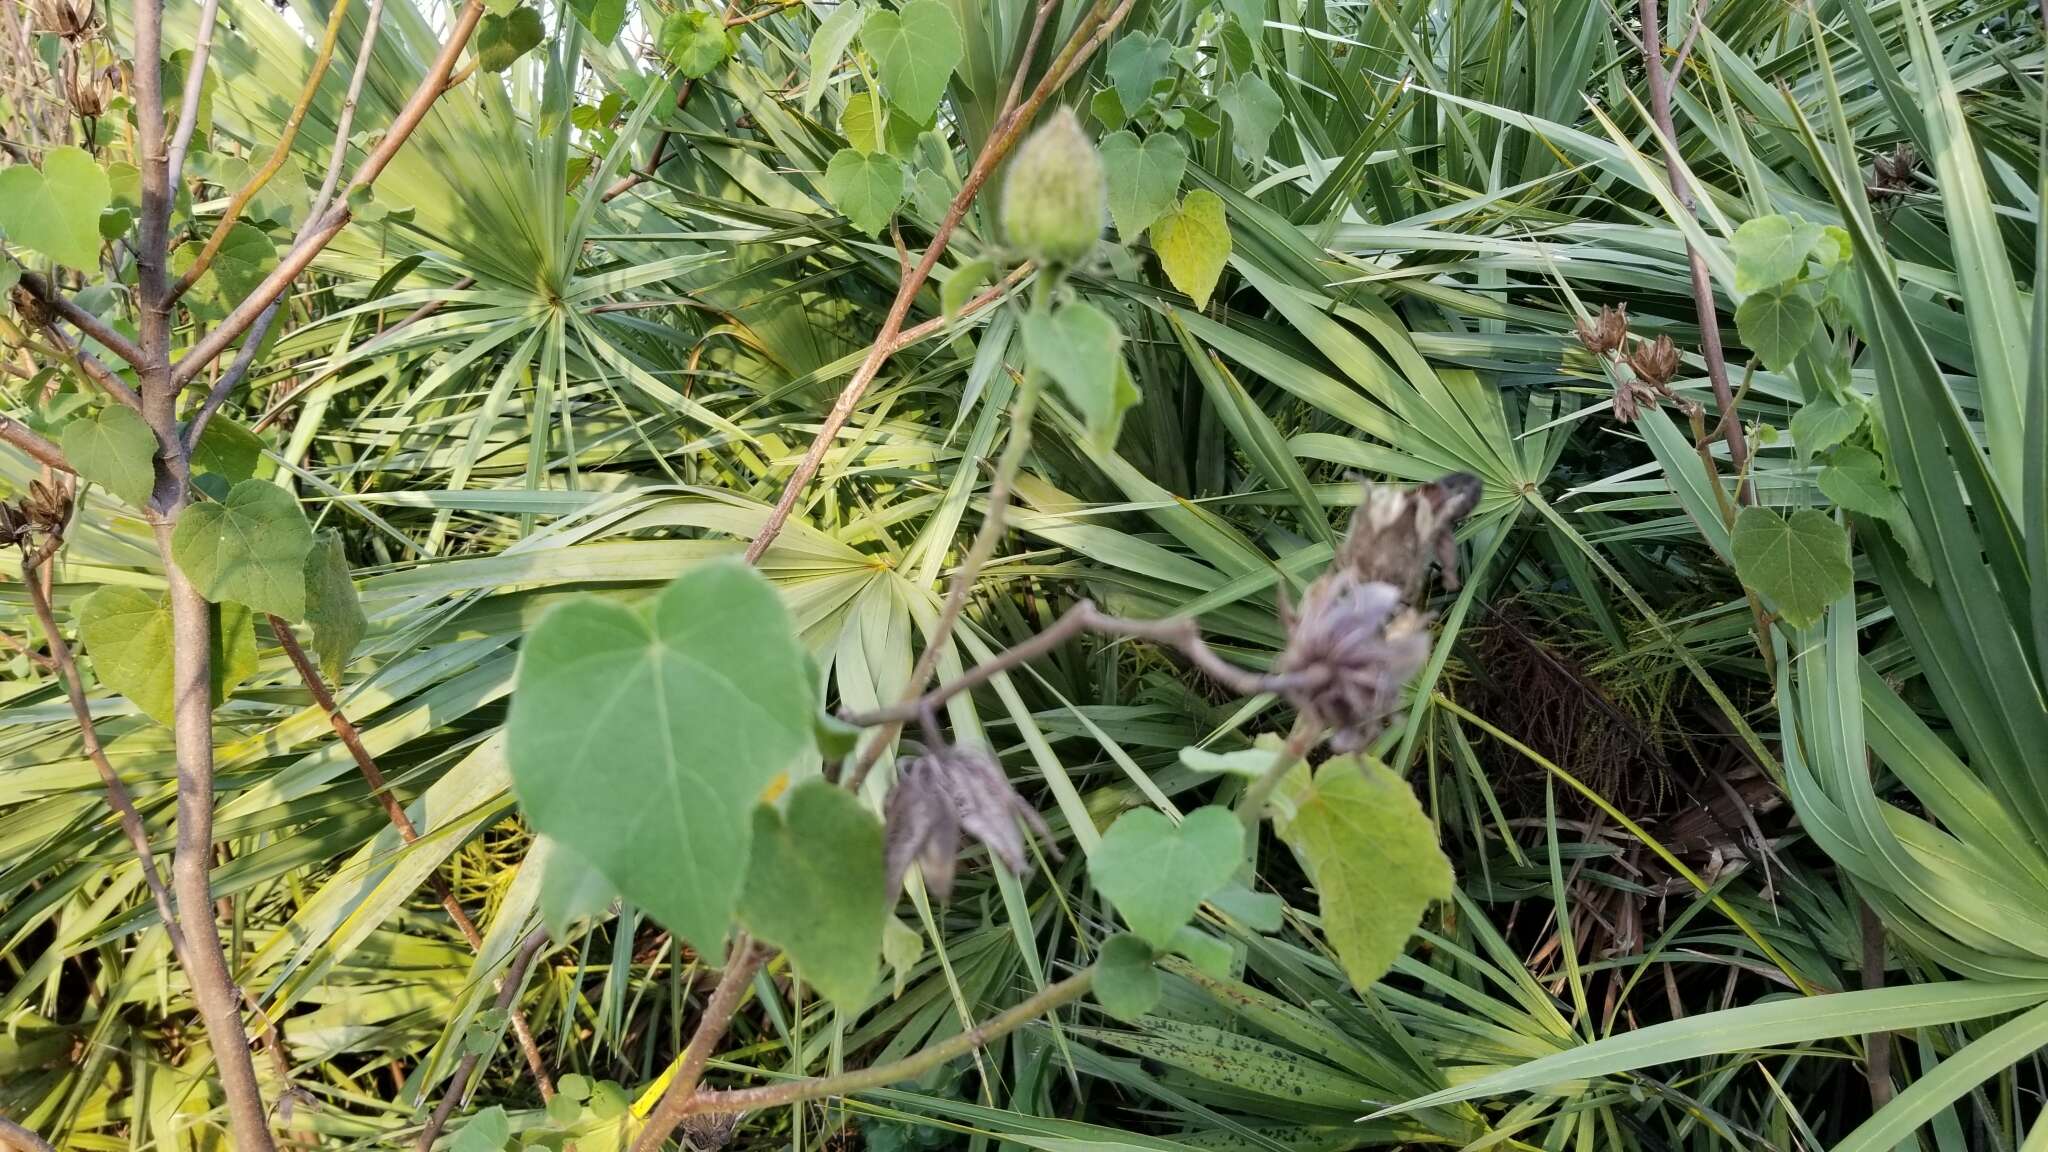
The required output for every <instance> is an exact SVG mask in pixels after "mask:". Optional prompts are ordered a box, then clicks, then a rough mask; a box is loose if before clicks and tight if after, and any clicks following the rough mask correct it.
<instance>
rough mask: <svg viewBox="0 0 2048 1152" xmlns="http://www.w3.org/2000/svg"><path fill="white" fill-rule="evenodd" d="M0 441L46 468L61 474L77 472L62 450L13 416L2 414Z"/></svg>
mask: <svg viewBox="0 0 2048 1152" xmlns="http://www.w3.org/2000/svg"><path fill="white" fill-rule="evenodd" d="M0 440H5V441H7V442H8V443H9V444H12V445H14V446H15V447H16V448H19V449H21V450H22V451H23V452H24V453H26V454H27V455H28V456H29V457H30V458H31V459H33V460H34V461H35V462H36V463H38V464H41V465H43V466H44V467H46V468H55V469H56V470H57V471H59V472H73V471H75V469H73V468H72V467H71V465H70V463H69V462H68V461H66V460H65V459H64V452H63V450H62V449H60V448H58V447H57V446H56V445H55V444H52V443H51V442H50V440H49V438H48V437H46V436H44V435H43V434H42V433H40V432H38V431H36V430H35V429H33V428H31V427H29V426H28V425H26V424H23V423H22V422H21V421H19V420H16V419H15V418H14V417H12V416H8V415H5V414H0Z"/></svg>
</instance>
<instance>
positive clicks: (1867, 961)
mask: <svg viewBox="0 0 2048 1152" xmlns="http://www.w3.org/2000/svg"><path fill="white" fill-rule="evenodd" d="M1856 914H1857V919H1858V921H1859V922H1860V927H1861V929H1862V937H1863V957H1862V960H1863V964H1862V967H1863V973H1862V975H1863V987H1864V989H1865V990H1866V991H1868V990H1871V989H1876V988H1882V987H1884V921H1883V920H1880V919H1878V916H1877V910H1876V909H1875V908H1872V907H1871V906H1870V904H1869V903H1868V902H1867V901H1862V900H1859V901H1857V908H1856ZM1863 1075H1864V1079H1865V1080H1866V1081H1867V1082H1868V1084H1869V1085H1870V1110H1871V1111H1872V1112H1876V1111H1878V1110H1879V1109H1882V1108H1883V1107H1884V1106H1885V1105H1887V1104H1889V1103H1891V1102H1892V1097H1893V1096H1895V1095H1897V1094H1898V1087H1897V1086H1896V1085H1894V1084H1893V1083H1892V1034H1891V1033H1889V1032H1871V1033H1868V1034H1866V1035H1865V1036H1864V1037H1863Z"/></svg>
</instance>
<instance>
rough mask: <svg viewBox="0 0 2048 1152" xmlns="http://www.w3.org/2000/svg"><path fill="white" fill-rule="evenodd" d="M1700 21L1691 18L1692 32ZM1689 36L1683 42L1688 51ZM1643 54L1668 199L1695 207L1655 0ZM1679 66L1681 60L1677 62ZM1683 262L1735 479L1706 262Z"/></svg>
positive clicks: (1645, 24) (1737, 456) (1728, 401)
mask: <svg viewBox="0 0 2048 1152" xmlns="http://www.w3.org/2000/svg"><path fill="white" fill-rule="evenodd" d="M1702 22H1704V17H1703V16H1696V17H1695V25H1694V32H1695V33H1696V32H1697V29H1698V26H1699V23H1702ZM1690 40H1691V36H1690V35H1688V37H1687V41H1688V44H1687V48H1688V50H1689V48H1690ZM1642 51H1643V71H1644V76H1645V82H1646V83H1647V84H1648V85H1649V88H1650V118H1651V119H1652V120H1654V121H1656V125H1657V138H1658V142H1659V143H1660V144H1661V145H1663V149H1664V171H1665V174H1666V176H1667V178H1668V179H1669V180H1670V181H1671V193H1672V195H1674V196H1676V197H1677V198H1678V201H1679V203H1680V204H1682V205H1684V206H1685V207H1686V208H1687V209H1690V208H1691V207H1692V205H1693V194H1692V185H1691V182H1690V181H1688V180H1687V179H1686V177H1685V160H1684V158H1683V157H1682V156H1680V155H1679V152H1678V126H1677V123H1676V121H1674V120H1673V119H1672V115H1671V86H1672V85H1673V84H1674V83H1676V82H1677V76H1676V71H1677V68H1676V66H1673V67H1670V68H1667V67H1666V66H1665V64H1664V31H1663V23H1662V20H1661V17H1660V16H1659V12H1658V3H1657V0H1642ZM1678 63H1679V64H1683V63H1684V61H1683V59H1680V60H1679V61H1678ZM1685 256H1686V262H1687V264H1688V265H1689V266H1690V269H1691V273H1692V299H1693V310H1694V312H1695V314H1696V315H1697V317H1698V319H1699V325H1700V355H1701V357H1702V358H1703V359H1705V360H1706V362H1707V381H1708V383H1709V384H1710V385H1712V387H1713V390H1714V404H1715V406H1716V407H1718V408H1719V409H1720V410H1721V438H1722V439H1723V440H1725V441H1727V443H1728V459H1729V461H1730V462H1731V463H1732V464H1733V466H1734V468H1735V471H1736V473H1737V474H1738V475H1740V474H1742V473H1743V472H1744V471H1745V470H1746V467H1747V465H1748V462H1749V445H1748V443H1747V442H1746V441H1745V440H1744V438H1743V435H1742V417H1741V414H1740V413H1739V412H1737V411H1736V406H1735V394H1734V389H1733V388H1731V387H1730V386H1729V384H1728V356H1727V354H1726V353H1725V352H1724V351H1723V350H1722V348H1721V319H1720V313H1719V311H1718V309H1716V307H1715V305H1714V286H1713V281H1712V280H1711V279H1710V278H1709V277H1708V275H1707V260H1706V257H1705V256H1704V255H1702V254H1701V253H1700V250H1699V249H1698V248H1695V247H1694V246H1693V244H1692V242H1691V241H1690V240H1687V241H1686V245H1685ZM1735 496H1736V499H1737V500H1740V501H1741V502H1742V503H1745V504H1752V503H1755V501H1756V493H1755V491H1754V490H1753V488H1752V486H1751V485H1750V483H1749V481H1748V480H1747V479H1744V480H1743V481H1742V482H1741V483H1740V484H1739V485H1738V487H1737V488H1736V493H1735Z"/></svg>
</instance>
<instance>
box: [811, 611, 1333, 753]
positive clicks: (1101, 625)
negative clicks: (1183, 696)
mask: <svg viewBox="0 0 2048 1152" xmlns="http://www.w3.org/2000/svg"><path fill="white" fill-rule="evenodd" d="M1085 632H1094V633H1098V634H1101V635H1105V636H1121V637H1124V638H1126V639H1130V640H1150V641H1152V642H1153V643H1155V644H1164V645H1166V646H1167V647H1169V648H1173V649H1175V650H1177V651H1178V652H1180V654H1181V655H1183V656H1186V657H1187V658H1188V662H1189V663H1191V664H1193V665H1194V666H1195V667H1196V668H1197V669H1199V670H1200V671H1201V672H1202V673H1203V674H1204V675H1206V676H1208V677H1209V678H1211V679H1213V680H1215V681H1217V682H1218V683H1220V684H1222V685H1223V686H1224V687H1226V688H1228V689H1230V690H1231V691H1232V692H1235V693H1237V694H1239V695H1241V696H1256V695H1258V694H1259V693H1262V692H1278V691H1282V690H1284V689H1290V688H1298V687H1302V686H1304V685H1305V684H1306V683H1307V681H1305V680H1304V679H1302V678H1301V677H1298V676H1292V675H1271V674H1267V673H1260V672H1253V671H1250V670H1249V669H1245V668H1240V667H1238V666H1237V665H1235V664H1232V663H1230V662H1229V661H1227V660H1225V659H1224V658H1223V657H1221V656H1219V655H1217V654H1216V650H1215V649H1214V648H1211V647H1209V645H1208V642H1207V641H1205V640H1203V639H1202V631H1201V628H1200V627H1198V626H1197V625H1196V623H1195V621H1194V620H1193V619H1191V618H1189V617H1186V616H1162V617H1160V618H1159V619H1157V620H1134V619H1131V618H1129V617H1125V616H1111V615H1110V614H1108V613H1106V612H1104V611H1102V610H1101V609H1099V608H1097V607H1096V606H1095V604H1094V602H1093V601H1089V600H1082V601H1079V602H1077V603H1076V604H1075V605H1074V606H1073V607H1072V608H1069V609H1067V611H1066V614H1065V615H1063V616H1061V617H1060V618H1059V619H1058V620H1056V621H1054V622H1053V624H1052V625H1051V626H1050V627H1048V628H1046V629H1045V630H1044V631H1041V632H1040V633H1038V634H1037V635H1036V636H1033V637H1032V638H1031V639H1029V640H1026V641H1024V642H1022V643H1020V644H1017V645H1014V646H1012V647H1010V648H1008V649H1005V650H1004V651H1003V653H1002V654H1001V655H1000V656H998V657H996V658H995V659H993V660H988V661H984V662H982V663H980V664H977V665H975V666H974V667H972V668H970V669H968V670H967V671H965V672H963V673H961V674H960V675H958V676H955V677H953V678H952V679H951V680H948V681H946V682H945V683H944V684H941V685H939V686H938V687H936V688H933V689H932V690H931V691H929V692H926V693H924V694H922V695H920V696H917V697H915V698H914V699H912V700H908V701H905V702H902V703H898V704H893V705H890V706H888V707H885V708H877V709H875V710H874V711H872V712H847V713H842V714H841V715H840V719H842V720H844V721H846V722H847V723H848V724H855V725H859V726H862V727H872V726H874V725H878V724H907V723H909V722H910V721H912V720H915V719H917V718H918V717H919V716H920V715H923V714H924V713H925V712H928V711H932V710H935V709H936V708H937V707H938V706H940V705H942V704H944V703H945V702H946V701H948V700H950V699H952V698H953V697H955V696H958V695H959V694H960V693H962V692H965V691H967V690H968V689H970V688H976V687H979V686H981V685H983V684H986V683H988V682H989V681H990V680H993V679H994V678H995V677H997V676H999V675H1001V674H1002V673H1004V672H1007V671H1009V670H1010V669H1012V668H1015V667H1018V666H1019V665H1023V664H1028V663H1030V662H1031V661H1033V660H1036V659H1038V658H1039V657H1040V656H1043V655H1045V654H1046V653H1048V652H1051V651H1053V650H1054V649H1056V648H1058V647H1059V646H1060V645H1061V644H1064V643H1066V642H1067V641H1069V640H1071V639H1073V638H1074V637H1076V636H1079V635H1081V634H1082V633H1085Z"/></svg>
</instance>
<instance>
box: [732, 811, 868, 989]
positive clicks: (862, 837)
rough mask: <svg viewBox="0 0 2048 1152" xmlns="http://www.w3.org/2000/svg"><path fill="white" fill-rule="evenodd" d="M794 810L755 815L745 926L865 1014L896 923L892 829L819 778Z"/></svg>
mask: <svg viewBox="0 0 2048 1152" xmlns="http://www.w3.org/2000/svg"><path fill="white" fill-rule="evenodd" d="M786 806H787V811H786V812H778V811H776V809H775V807H774V806H772V805H768V804H763V805H762V806H760V807H759V808H756V809H755V810H754V848H753V857H752V859H751V861H750V862H749V864H748V868H747V882H746V886H745V887H744V888H743V889H742V890H741V895H740V919H741V920H742V921H743V922H745V924H746V925H747V928H748V929H749V930H750V931H752V932H753V933H754V935H756V936H758V937H760V938H761V939H763V940H766V941H768V942H769V943H770V944H773V945H775V946H776V947H778V948H781V949H782V950H783V951H785V952H787V953H789V956H790V959H791V960H793V961H794V962H795V963H796V970H797V975H799V976H801V977H803V978H804V979H805V980H808V981H810V983H811V985H812V986H813V987H815V988H817V990H818V991H819V992H820V993H821V994H823V995H824V997H825V999H827V1000H830V1001H832V1002H833V1003H834V1004H837V1005H838V1006H839V1007H840V1008H841V1009H843V1010H844V1011H846V1012H848V1013H854V1012H858V1011H859V1010H860V1008H861V1006H862V1005H863V1004H865V1003H866V1001H867V997H868V993H870V992H872V991H874V988H875V977H876V975H877V973H878V971H879V969H880V958H881V950H882V924H883V922H884V921H885V920H887V919H888V908H887V905H888V899H887V897H886V895H885V894H884V891H883V872H882V822H881V821H880V820H878V819H876V818H875V814H874V813H872V812H870V811H868V810H867V808H866V806H864V805H863V804H862V803H861V802H860V800H859V798H858V797H856V796H854V794H853V793H851V792H848V791H846V790H845V789H844V788H840V787H837V786H835V785H834V784H832V783H831V782H830V781H827V780H824V779H820V778H816V777H813V778H812V779H810V780H806V781H804V782H803V783H801V784H799V785H797V786H796V787H795V788H792V789H790V792H789V796H788V799H787V805H786Z"/></svg>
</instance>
